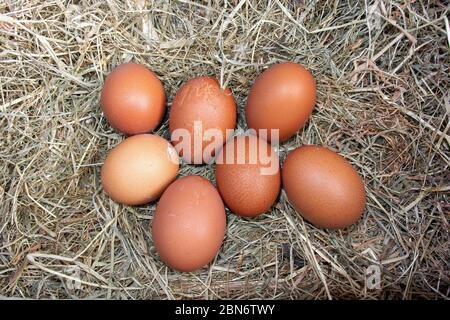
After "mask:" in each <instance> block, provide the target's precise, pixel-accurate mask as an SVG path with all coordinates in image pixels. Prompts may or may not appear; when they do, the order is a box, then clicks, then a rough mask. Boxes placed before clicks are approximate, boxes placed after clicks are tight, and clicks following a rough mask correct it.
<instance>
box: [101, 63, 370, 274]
mask: <svg viewBox="0 0 450 320" xmlns="http://www.w3.org/2000/svg"><path fill="white" fill-rule="evenodd" d="M315 103H316V83H315V80H314V77H313V76H312V74H311V73H310V72H309V71H308V70H307V69H306V68H304V67H303V66H302V65H300V64H297V63H292V62H285V63H280V64H275V65H273V66H271V67H269V68H268V69H267V70H265V71H264V72H263V73H261V74H260V75H259V76H258V78H257V79H256V80H255V81H254V83H253V85H252V87H251V89H250V92H249V95H248V99H247V105H246V109H245V116H246V120H247V125H248V127H249V128H251V129H254V130H255V131H254V132H255V134H254V135H252V134H249V135H238V136H233V131H232V130H233V129H234V128H235V126H236V118H237V115H236V113H237V108H236V103H235V100H234V98H233V95H232V92H231V90H230V89H228V88H225V89H224V88H221V86H220V84H219V82H218V81H217V80H216V79H215V78H213V77H207V76H203V77H196V78H193V79H191V80H189V81H188V82H186V83H185V84H184V85H183V86H182V87H181V88H180V89H179V90H178V92H177V93H176V95H175V97H174V99H173V101H172V105H171V108H170V112H169V132H170V134H171V139H170V140H171V141H168V140H166V139H164V138H163V137H161V136H159V135H156V134H150V133H149V132H152V131H154V130H155V129H156V128H157V127H158V125H159V124H160V123H161V121H162V119H163V117H164V114H165V111H166V95H165V92H164V88H163V85H162V83H161V81H160V80H159V79H158V77H157V76H156V75H155V74H154V73H153V72H152V71H151V70H149V69H148V68H146V67H145V66H143V65H140V64H135V63H127V64H122V65H119V66H118V67H116V68H115V69H114V70H113V71H112V72H111V73H110V74H109V75H108V76H107V77H106V80H105V83H104V87H103V90H102V92H101V98H100V105H101V107H102V110H103V113H104V115H105V117H106V119H107V120H108V122H109V123H110V124H111V126H112V127H114V128H115V129H117V130H118V131H120V132H122V133H124V134H126V135H127V136H128V138H126V139H125V140H123V141H122V142H121V143H119V144H118V145H117V146H116V147H114V148H113V149H112V150H111V151H110V152H109V154H108V155H107V157H106V159H105V161H104V164H103V166H102V169H101V180H102V185H103V188H104V190H105V192H106V193H107V194H108V195H109V196H110V198H111V199H113V200H114V201H116V202H118V203H122V204H126V205H142V204H145V203H148V202H151V201H154V200H157V199H158V198H160V199H159V201H158V203H157V206H156V212H155V215H154V218H153V222H152V226H151V231H152V232H151V233H152V238H153V242H154V246H155V249H156V251H157V253H158V255H159V257H160V259H161V260H162V261H164V262H165V263H166V264H167V265H168V266H170V267H171V268H173V269H176V270H180V271H193V270H196V269H199V268H201V267H203V266H205V265H207V264H208V263H209V262H211V261H212V260H213V259H214V257H215V256H216V254H217V252H218V251H219V249H220V247H221V245H222V241H223V238H224V235H225V229H226V214H225V205H226V206H227V207H228V208H229V209H230V211H231V212H233V213H234V214H237V215H240V216H243V217H256V216H258V215H261V214H263V213H264V212H266V211H268V210H269V209H270V208H271V207H272V205H273V204H274V203H275V202H276V200H277V198H278V196H279V193H280V190H281V186H283V189H284V190H285V192H286V195H287V198H288V200H289V201H290V203H291V204H292V206H293V207H294V208H295V209H296V211H297V212H299V213H300V214H301V215H302V216H303V217H304V218H305V219H306V220H308V221H309V222H311V223H312V224H314V225H315V226H317V227H323V228H331V229H337V228H345V227H347V226H349V225H351V224H353V223H354V222H355V221H357V220H358V219H359V217H360V216H361V214H362V212H363V210H364V206H365V191H364V185H363V182H362V180H361V178H360V176H359V175H358V173H357V172H356V171H355V170H354V169H353V167H352V165H351V164H350V163H349V162H348V161H347V160H345V159H344V158H343V157H342V156H340V155H338V154H337V153H335V152H333V151H331V150H329V149H327V148H325V147H320V146H313V145H305V146H301V147H298V148H297V149H295V150H293V151H291V152H290V153H289V154H288V155H287V157H286V159H285V161H284V164H283V167H282V169H281V168H280V167H281V166H280V163H279V157H278V154H277V152H276V151H275V149H274V148H273V146H272V143H274V141H271V140H272V139H273V137H274V136H273V135H272V131H273V132H275V131H276V133H277V135H278V138H279V141H281V142H283V141H286V140H288V139H289V138H291V137H292V136H293V135H294V134H296V132H297V131H298V130H299V129H300V128H301V127H302V126H303V125H304V124H305V122H306V121H307V120H308V118H309V116H310V114H311V113H312V111H313V109H314V105H315ZM196 123H200V124H201V126H202V128H201V130H200V131H198V130H196ZM208 129H215V132H216V133H217V135H216V139H212V137H207V136H205V135H203V134H202V133H203V132H205V131H207V130H208ZM180 130H181V131H182V132H186V133H188V135H185V136H184V137H181V136H180V135H178V134H177V133H179V132H180ZM264 130H265V131H264ZM260 132H267V135H264V136H261V135H260ZM197 135H198V136H197ZM186 137H190V141H183V140H184V139H186ZM198 141H200V143H198ZM196 142H197V145H195V144H196ZM181 145H183V146H184V147H180V146H181ZM255 145H256V146H257V147H256V150H253V149H252V146H255ZM186 146H187V148H186ZM238 146H240V148H238ZM208 148H209V149H208ZM187 149H189V150H190V151H191V152H186V150H187ZM192 151H193V152H192ZM207 151H209V152H207ZM262 155H265V158H264V159H263V157H262ZM180 158H183V160H184V161H185V162H186V163H194V164H199V163H211V162H215V180H216V186H217V189H216V187H215V186H214V185H213V184H212V183H211V182H209V181H208V180H207V179H205V178H203V177H200V176H185V177H182V178H178V179H177V175H178V171H179V166H180V163H181V159H180ZM252 158H253V159H252ZM225 159H226V160H227V161H225ZM230 160H231V161H230ZM269 166H270V168H271V169H272V170H268V169H270V168H269ZM264 169H267V170H266V172H265V173H264Z"/></svg>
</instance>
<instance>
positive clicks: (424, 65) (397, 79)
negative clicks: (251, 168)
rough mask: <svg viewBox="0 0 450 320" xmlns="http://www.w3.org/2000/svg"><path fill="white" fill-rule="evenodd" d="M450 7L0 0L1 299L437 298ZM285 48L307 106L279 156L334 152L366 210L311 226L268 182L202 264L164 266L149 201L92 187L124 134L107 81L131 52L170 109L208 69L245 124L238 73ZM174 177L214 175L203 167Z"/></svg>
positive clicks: (244, 76) (449, 258)
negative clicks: (341, 223) (105, 89)
mask: <svg viewBox="0 0 450 320" xmlns="http://www.w3.org/2000/svg"><path fill="white" fill-rule="evenodd" d="M448 14H449V7H448V4H446V3H445V1H439V0H436V1H431V0H429V1H413V0H411V1H386V0H374V1H373V0H370V1H369V0H366V1H338V0H337V1H314V3H310V2H309V1H301V0H297V1H293V0H291V1H281V0H271V1H256V0H255V1H253V0H241V1H233V0H228V1H223V2H222V1H203V2H201V3H199V2H196V1H195V2H194V1H187V0H183V1H170V2H169V1H154V2H152V1H143V0H142V1H140V0H139V1H138V0H127V1H119V0H108V1H93V0H92V1H88V0H86V1H85V0H82V1H38V0H22V1H21V0H18V1H12V0H5V1H2V2H1V3H0V84H1V86H0V99H1V100H0V133H1V138H0V297H16V298H25V297H26V298H124V299H142V298H146V299H147V298H154V299H183V298H193V299H229V298H238V299H243V298H249V299H252V298H255V299H263V298H273V299H304V298H306V299H326V298H341V299H347V298H357V299H379V298H400V299H401V298H427V299H436V298H438V299H448V298H449V294H450V292H449V291H450V289H449V281H450V280H449V276H450V268H449V264H450V254H449V234H448V230H449V204H448V203H449V201H448V193H449V190H450V185H449V183H450V179H449V155H450V154H449V139H450V135H449V126H450V123H449V121H448V120H449V119H448V114H449V111H450V101H449V98H450V96H449V87H450V86H449V85H450V81H449V80H450V79H449V78H450V72H449V41H450V28H449V21H448V19H447V17H446V16H448ZM285 60H290V61H296V62H299V63H302V64H304V65H306V66H307V67H308V68H309V69H310V70H311V71H312V72H313V74H314V75H315V77H316V79H317V82H318V102H317V105H316V108H315V111H314V113H313V115H312V116H311V118H310V120H309V122H308V123H307V125H306V126H305V127H304V128H303V129H302V130H300V131H299V132H298V134H297V135H296V136H295V137H294V138H292V139H291V140H289V141H288V142H286V143H284V144H283V145H282V146H281V148H280V156H281V159H282V160H283V159H284V158H285V156H286V153H287V152H288V151H289V150H292V149H294V148H295V147H297V146H299V145H302V144H307V143H313V144H319V145H324V146H328V147H329V148H331V149H333V150H335V151H338V152H339V153H340V154H342V155H343V156H344V157H346V158H347V159H348V160H349V161H350V162H351V163H352V164H353V165H354V167H355V168H356V169H357V170H358V171H359V173H360V174H361V176H362V177H363V179H364V181H365V185H366V191H367V200H368V203H367V207H366V210H365V213H364V216H363V218H362V219H361V220H360V221H359V222H358V223H357V224H355V225H354V226H352V227H350V228H348V229H346V230H341V231H327V230H321V229H317V228H315V227H313V226H312V225H310V224H309V223H307V222H305V221H304V220H303V219H302V218H301V217H300V216H299V215H298V214H297V213H296V212H295V211H294V210H293V208H292V207H291V206H290V205H289V203H288V201H287V199H286V195H285V194H284V192H282V193H281V195H280V197H279V200H278V202H277V204H276V205H274V206H273V208H272V209H271V211H270V212H267V213H266V214H264V215H262V216H260V217H259V218H256V219H243V218H239V217H236V216H234V215H231V214H229V215H228V227H227V232H226V238H225V239H224V243H223V246H222V249H221V250H220V252H219V253H218V255H217V257H216V259H215V260H214V262H213V263H211V265H210V266H208V267H207V268H204V269H202V270H200V271H198V272H194V273H178V272H174V271H172V270H170V269H168V268H167V267H166V266H165V265H164V264H163V263H162V262H161V261H160V260H159V259H158V257H157V255H156V253H155V249H154V247H153V242H152V239H151V234H150V229H149V225H150V223H151V221H152V217H153V213H154V210H155V203H152V204H149V205H145V206H140V207H128V206H122V205H118V204H116V203H114V202H113V201H111V200H110V199H109V198H108V197H107V196H106V195H105V194H104V192H103V191H102V188H101V183H100V180H99V171H100V168H101V165H102V161H103V160H104V158H105V156H106V154H107V153H108V150H110V149H111V148H112V147H113V146H115V145H116V144H118V143H119V142H120V141H121V140H122V139H123V136H122V135H121V134H119V133H118V132H116V131H114V130H113V129H112V128H111V127H110V126H109V125H108V123H107V122H106V121H105V118H104V116H103V115H102V113H101V110H100V108H99V92H100V90H101V87H102V83H103V80H104V78H105V75H106V74H108V72H109V71H111V69H112V68H113V67H114V66H116V65H118V64H120V63H122V62H127V61H135V62H139V63H143V64H145V65H147V66H148V67H149V68H151V69H152V70H154V71H155V72H156V73H157V74H158V75H159V76H160V78H161V80H162V81H163V83H164V86H165V89H166V93H167V96H168V105H169V107H170V103H171V101H172V98H173V96H174V94H175V92H176V90H177V89H178V88H179V87H180V86H181V85H182V84H183V83H184V82H185V81H187V80H188V79H190V78H192V77H195V76H198V75H213V76H216V77H217V78H218V79H219V80H220V82H221V84H222V85H223V86H228V87H230V88H231V89H232V90H233V93H234V96H235V99H236V101H237V103H238V109H239V116H238V128H239V129H241V130H244V129H246V125H245V117H244V107H245V101H246V96H247V93H248V90H249V88H250V86H251V84H252V82H253V80H254V79H255V77H256V76H257V75H258V74H259V73H260V72H261V71H262V70H264V69H265V68H266V67H267V66H269V65H271V64H273V63H276V62H279V61H285ZM167 127H168V126H167V117H166V119H165V122H164V124H163V125H162V126H161V127H160V128H159V129H158V133H159V134H161V135H163V136H165V137H167ZM188 174H198V175H202V176H204V177H207V178H209V179H211V180H212V181H213V180H214V166H187V165H185V166H183V167H182V169H181V172H180V175H188ZM378 269H379V270H380V273H381V276H380V279H381V283H380V286H376V285H375V287H373V286H371V285H370V283H371V282H370V281H369V282H368V281H366V280H370V279H371V278H370V276H371V275H376V273H373V272H374V270H375V271H376V270H378ZM375 279H376V278H375ZM372 284H373V283H372ZM375 284H376V283H375Z"/></svg>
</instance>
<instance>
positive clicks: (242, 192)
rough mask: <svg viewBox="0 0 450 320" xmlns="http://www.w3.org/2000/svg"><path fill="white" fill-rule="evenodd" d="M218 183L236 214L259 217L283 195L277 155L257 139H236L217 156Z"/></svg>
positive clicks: (262, 141) (228, 204) (227, 203)
mask: <svg viewBox="0 0 450 320" xmlns="http://www.w3.org/2000/svg"><path fill="white" fill-rule="evenodd" d="M227 158H228V159H227ZM216 182H217V188H218V189H219V192H220V195H221V196H222V199H223V201H224V202H225V204H226V205H227V207H228V208H230V210H231V211H232V212H233V213H235V214H237V215H240V216H244V217H255V216H258V215H260V214H262V213H264V212H266V211H267V210H269V209H270V207H271V206H272V205H273V203H274V202H275V200H276V199H277V197H278V194H279V192H280V185H281V173H280V163H279V159H278V154H277V153H276V152H275V150H273V149H272V147H271V146H270V144H268V143H267V142H266V141H265V140H263V139H261V138H258V137H257V136H253V135H247V136H237V137H234V138H233V139H231V140H230V141H229V142H227V143H226V144H225V146H224V148H223V149H222V151H221V152H220V153H219V154H218V155H217V158H216Z"/></svg>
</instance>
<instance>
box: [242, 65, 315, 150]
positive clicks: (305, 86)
mask: <svg viewBox="0 0 450 320" xmlns="http://www.w3.org/2000/svg"><path fill="white" fill-rule="evenodd" d="M315 103H316V82H315V80H314V77H313V76H312V74H311V73H310V72H309V71H308V70H307V69H305V67H303V66H302V65H300V64H297V63H293V62H285V63H280V64H275V65H273V66H271V67H269V68H268V69H267V70H265V71H264V72H263V73H261V74H260V75H259V77H258V78H257V79H256V80H255V82H254V83H253V86H252V87H251V89H250V93H249V95H248V99H247V107H246V110H245V116H246V119H247V125H248V127H249V128H252V129H255V130H256V131H257V133H258V134H260V131H259V130H261V129H265V130H267V131H268V134H267V140H268V141H272V136H271V134H272V130H273V129H276V130H279V140H280V141H285V140H288V139H289V138H290V137H292V136H293V135H294V134H295V133H296V132H297V131H298V130H299V129H300V128H301V127H302V126H303V125H304V124H305V122H306V121H307V120H308V117H309V116H310V114H311V112H312V111H313V109H314V105H315ZM272 142H273V141H272Z"/></svg>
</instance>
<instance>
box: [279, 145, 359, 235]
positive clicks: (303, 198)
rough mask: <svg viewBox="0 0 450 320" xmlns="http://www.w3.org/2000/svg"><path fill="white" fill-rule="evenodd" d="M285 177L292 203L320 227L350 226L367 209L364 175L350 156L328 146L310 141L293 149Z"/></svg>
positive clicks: (285, 170) (285, 167) (286, 187)
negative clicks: (310, 143)
mask: <svg viewBox="0 0 450 320" xmlns="http://www.w3.org/2000/svg"><path fill="white" fill-rule="evenodd" d="M282 179H283V187H284V189H285V191H286V194H287V197H288V199H289V201H290V202H291V204H292V205H293V206H294V208H295V209H296V210H297V212H298V213H300V214H301V215H302V216H303V217H304V218H305V219H306V220H308V221H309V222H311V223H312V224H314V225H315V226H317V227H322V228H329V229H339V228H345V227H348V226H350V225H351V224H353V223H355V222H356V221H357V220H358V219H359V218H360V217H361V215H362V213H363V211H364V207H365V203H366V195H365V191H364V184H363V182H362V180H361V178H360V176H359V175H358V173H357V172H356V171H355V169H354V168H353V167H352V165H351V164H350V163H349V162H348V161H347V160H346V159H344V158H343V157H342V156H340V155H339V154H337V153H335V152H333V151H331V150H329V149H327V148H324V147H319V146H312V145H309V146H302V147H299V148H297V149H295V150H294V151H292V152H291V153H289V154H288V156H287V158H286V160H285V162H284V165H283V169H282Z"/></svg>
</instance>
